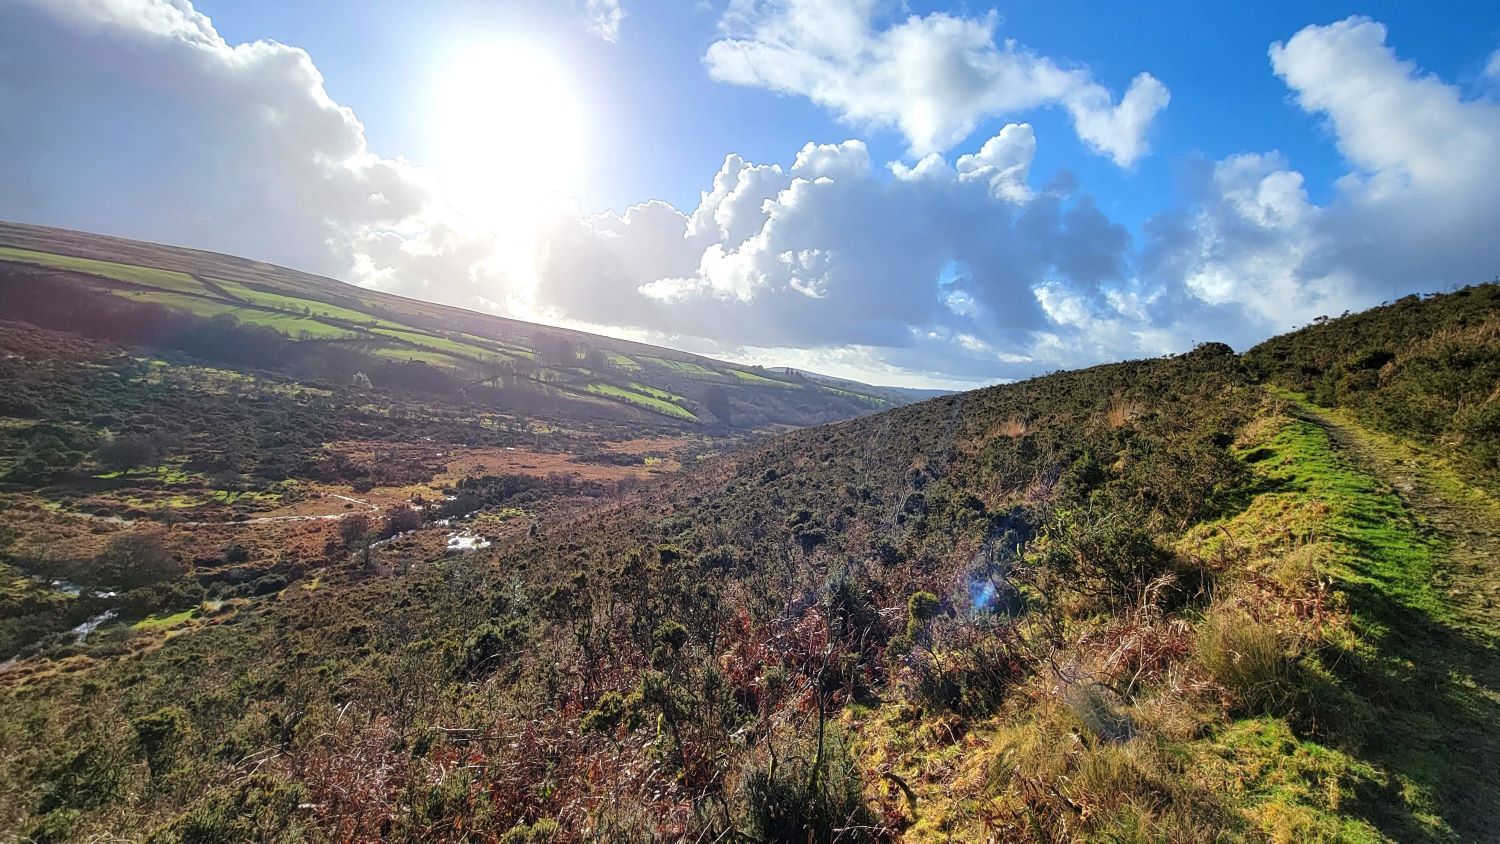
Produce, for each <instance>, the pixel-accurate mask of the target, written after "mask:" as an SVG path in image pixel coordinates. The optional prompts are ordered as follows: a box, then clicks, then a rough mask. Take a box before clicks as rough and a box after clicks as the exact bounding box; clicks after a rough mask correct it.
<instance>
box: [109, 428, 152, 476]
mask: <svg viewBox="0 0 1500 844" xmlns="http://www.w3.org/2000/svg"><path fill="white" fill-rule="evenodd" d="M157 454H158V451H157V448H156V443H155V442H153V441H152V440H151V438H150V437H145V436H141V435H139V434H129V435H126V436H123V437H116V438H115V439H113V440H111V441H110V442H108V443H106V444H104V445H103V446H101V447H100V448H99V450H98V451H96V452H95V453H94V456H95V457H96V458H98V460H99V463H100V464H101V465H103V466H104V467H105V468H106V469H114V470H116V471H124V470H126V469H134V468H136V467H138V466H153V465H155V464H156V460H157Z"/></svg>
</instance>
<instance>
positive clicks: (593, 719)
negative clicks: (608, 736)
mask: <svg viewBox="0 0 1500 844" xmlns="http://www.w3.org/2000/svg"><path fill="white" fill-rule="evenodd" d="M624 717H625V696H624V695H622V694H620V693H619V692H605V693H604V694H602V695H600V696H599V700H598V702H597V703H595V704H594V708H593V709H590V710H589V711H588V712H585V713H584V714H583V718H582V719H581V720H580V721H579V723H578V726H579V727H580V728H581V729H582V730H583V731H584V732H586V733H612V732H614V730H615V727H617V726H619V725H620V721H621V720H623V719H624Z"/></svg>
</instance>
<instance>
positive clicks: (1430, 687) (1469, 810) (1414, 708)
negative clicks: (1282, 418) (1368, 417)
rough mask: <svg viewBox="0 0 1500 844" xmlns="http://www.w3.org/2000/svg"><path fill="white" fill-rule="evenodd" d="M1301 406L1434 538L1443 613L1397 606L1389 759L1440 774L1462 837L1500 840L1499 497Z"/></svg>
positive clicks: (1407, 449) (1431, 461) (1446, 804)
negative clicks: (1397, 667) (1401, 672)
mask: <svg viewBox="0 0 1500 844" xmlns="http://www.w3.org/2000/svg"><path fill="white" fill-rule="evenodd" d="M1295 411H1296V413H1297V414H1298V415H1300V416H1301V417H1302V418H1304V419H1306V420H1307V421H1309V422H1312V423H1313V424H1316V425H1319V426H1320V427H1322V428H1324V429H1325V430H1327V431H1328V433H1329V435H1330V437H1331V438H1332V440H1333V442H1334V443H1335V445H1337V446H1338V447H1339V448H1340V449H1341V450H1342V451H1344V452H1345V453H1346V454H1348V455H1349V456H1350V457H1351V458H1352V459H1353V461H1354V462H1356V463H1357V464H1360V465H1362V466H1363V467H1364V468H1365V469H1366V470H1368V471H1370V472H1371V473H1372V474H1374V475H1375V476H1377V477H1379V478H1380V479H1382V480H1384V481H1385V482H1386V483H1388V484H1390V485H1391V486H1392V487H1393V488H1394V489H1395V490H1396V492H1397V494H1398V495H1399V496H1400V498H1401V500H1402V502H1403V503H1404V504H1405V505H1406V506H1407V508H1408V509H1409V510H1410V511H1411V512H1412V513H1413V514H1415V515H1416V517H1417V519H1418V520H1419V521H1420V523H1421V525H1422V527H1423V528H1424V529H1425V530H1427V531H1430V532H1431V535H1432V537H1433V538H1434V539H1435V540H1436V541H1437V543H1438V547H1439V549H1440V550H1439V553H1438V557H1437V559H1436V561H1435V562H1436V565H1435V568H1434V572H1433V583H1432V586H1433V587H1435V588H1436V589H1437V591H1438V592H1439V593H1440V594H1441V595H1442V597H1443V603H1444V604H1445V605H1446V606H1447V609H1448V613H1447V614H1446V617H1436V616H1434V615H1432V614H1428V613H1421V612H1416V611H1414V610H1413V609H1412V608H1410V607H1399V608H1398V609H1399V610H1401V611H1400V612H1398V613H1397V614H1396V615H1395V617H1396V618H1400V619H1401V620H1402V623H1400V624H1399V625H1393V627H1392V629H1391V631H1390V635H1389V636H1387V637H1386V642H1385V644H1384V647H1385V648H1388V649H1390V650H1392V651H1394V653H1395V655H1396V656H1397V657H1398V658H1399V660H1400V661H1401V662H1404V668H1405V675H1406V676H1402V677H1401V678H1400V679H1399V681H1397V683H1396V684H1395V685H1393V688H1397V687H1399V688H1400V690H1401V691H1402V693H1401V694H1398V695H1394V696H1393V698H1392V699H1391V700H1388V701H1379V702H1378V703H1380V704H1382V706H1383V708H1389V709H1390V710H1391V712H1392V715H1393V718H1392V719H1391V721H1389V722H1387V723H1386V724H1383V725H1381V729H1382V730H1383V738H1384V744H1386V745H1387V751H1388V753H1389V758H1388V759H1387V760H1385V761H1386V763H1387V764H1388V765H1389V767H1390V769H1391V770H1395V771H1399V772H1401V773H1403V774H1409V775H1411V776H1413V777H1414V778H1417V779H1422V778H1425V777H1426V776H1430V775H1436V779H1437V781H1439V782H1442V783H1443V788H1442V790H1443V791H1444V792H1446V793H1445V794H1444V796H1443V799H1442V804H1443V805H1441V806H1437V807H1433V808H1434V809H1435V810H1436V811H1437V812H1438V813H1439V814H1441V815H1442V816H1443V817H1444V818H1446V819H1447V820H1448V822H1449V823H1450V824H1451V825H1452V827H1453V829H1454V830H1455V832H1457V833H1458V835H1459V837H1460V838H1461V840H1464V841H1500V501H1497V500H1496V499H1495V498H1493V497H1491V496H1488V495H1486V494H1485V493H1484V492H1483V491H1482V490H1480V489H1478V488H1477V487H1475V486H1473V485H1470V484H1468V483H1466V482H1465V481H1464V480H1463V479H1462V478H1461V477H1460V476H1459V475H1457V474H1456V473H1455V472H1453V471H1452V470H1451V469H1449V468H1448V467H1447V466H1446V465H1445V464H1444V462H1443V461H1442V460H1441V459H1440V458H1439V457H1438V456H1437V455H1435V454H1433V453H1430V452H1426V451H1423V450H1420V449H1418V448H1416V447H1414V446H1412V445H1410V444H1408V443H1403V442H1398V441H1396V440H1394V439H1392V438H1389V437H1386V436H1384V435H1381V434H1379V433H1375V432H1371V431H1368V430H1366V429H1365V428H1363V427H1362V426H1360V425H1359V424H1358V423H1356V422H1354V421H1353V420H1352V419H1351V418H1349V417H1348V416H1347V415H1345V414H1343V413H1340V412H1338V411H1331V410H1326V409H1321V408H1312V407H1309V406H1307V405H1306V404H1301V403H1299V404H1297V405H1296V407H1295ZM1392 603H1393V604H1396V603H1399V602H1398V601H1396V600H1395V599H1394V598H1393V599H1392ZM1378 742H1379V740H1378V739H1377V743H1378ZM1403 769H1404V770H1403Z"/></svg>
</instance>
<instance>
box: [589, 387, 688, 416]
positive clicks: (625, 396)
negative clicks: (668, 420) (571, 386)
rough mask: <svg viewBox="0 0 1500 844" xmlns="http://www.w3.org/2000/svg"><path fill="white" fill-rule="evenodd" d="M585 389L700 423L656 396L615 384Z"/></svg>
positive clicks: (598, 394)
mask: <svg viewBox="0 0 1500 844" xmlns="http://www.w3.org/2000/svg"><path fill="white" fill-rule="evenodd" d="M583 389H584V390H585V391H586V392H589V393H593V394H594V395H597V396H607V397H609V398H614V399H619V400H620V401H623V402H627V403H629V404H633V405H637V406H639V407H644V408H647V409H649V410H654V411H656V412H657V413H661V414H665V415H667V416H671V417H673V418H675V419H684V420H687V421H690V422H696V421H698V417H697V416H694V415H693V414H692V413H689V412H688V411H687V410H685V409H683V408H682V407H679V406H678V405H675V404H672V403H671V402H669V401H664V400H662V399H659V398H657V397H656V396H648V395H646V394H644V393H637V392H635V391H634V390H627V389H625V388H623V387H616V386H615V385H614V384H600V383H592V384H587V385H585V386H584V387H583ZM657 392H660V391H657ZM669 395H670V394H669Z"/></svg>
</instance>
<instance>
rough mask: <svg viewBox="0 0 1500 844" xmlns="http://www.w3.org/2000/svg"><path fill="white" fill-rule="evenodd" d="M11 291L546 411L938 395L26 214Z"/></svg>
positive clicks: (826, 409)
mask: <svg viewBox="0 0 1500 844" xmlns="http://www.w3.org/2000/svg"><path fill="white" fill-rule="evenodd" d="M0 295H3V296H4V297H5V299H6V301H7V306H6V309H5V313H4V314H3V316H5V317H9V318H19V319H24V320H27V321H31V322H36V323H38V324H42V325H44V326H46V327H51V328H66V329H69V330H74V331H78V332H80V333H83V334H85V335H88V336H96V337H102V338H105V339H110V340H115V341H121V342H128V343H144V344H146V345H153V346H158V347H165V348H172V347H173V346H174V344H175V345H178V346H180V345H181V344H180V343H178V339H179V338H181V337H184V336H187V335H190V334H192V330H191V329H192V328H193V324H194V323H198V322H202V321H206V320H211V319H215V318H217V319H218V320H219V321H220V325H221V326H222V325H223V324H224V322H225V321H226V320H228V319H229V318H231V317H232V318H233V319H234V320H235V321H236V322H237V323H238V327H239V328H241V329H243V328H246V327H252V326H254V327H261V328H265V329H270V330H271V331H274V332H276V333H277V334H279V335H280V336H281V337H282V338H283V339H284V341H285V342H282V343H275V342H263V341H267V340H268V338H267V336H266V335H265V334H264V333H262V334H261V337H260V341H255V340H252V339H251V335H250V334H245V333H243V332H242V333H241V334H235V335H226V334H223V333H222V332H219V334H220V336H222V337H223V338H224V340H225V342H224V344H223V345H225V346H229V345H238V346H240V347H244V348H246V349H249V348H251V347H258V346H259V345H265V346H266V348H265V349H263V352H264V356H263V359H259V360H257V359H253V356H252V357H245V356H243V355H242V356H240V357H238V358H237V359H235V360H232V361H226V362H230V363H235V364H237V365H250V366H254V365H262V366H266V367H275V368H280V369H288V370H292V371H302V372H306V373H310V374H316V375H319V376H322V377H334V378H341V379H348V378H351V377H353V376H354V374H355V373H356V372H361V373H364V374H365V375H366V377H368V378H370V379H371V380H372V381H373V383H374V386H376V387H382V386H410V387H415V388H419V389H428V390H437V391H443V390H446V391H449V392H456V391H457V390H460V389H462V390H465V391H466V394H468V395H470V396H471V397H472V396H473V395H475V394H481V395H483V394H493V395H494V397H495V399H496V401H501V402H504V401H506V400H507V397H508V398H509V399H511V400H513V401H512V403H514V402H516V401H519V402H523V403H525V404H527V405H528V406H535V407H537V409H538V410H539V411H545V410H547V409H548V407H549V405H548V403H547V402H545V401H543V399H552V400H553V401H552V402H551V405H550V406H551V407H552V408H553V409H556V408H563V407H566V408H571V409H573V410H578V411H580V412H594V413H616V414H619V413H625V414H627V415H639V414H640V413H642V412H645V413H648V414H651V415H652V416H654V417H659V418H660V419H665V420H671V421H673V422H676V423H680V424H683V425H687V426H709V427H725V428H754V427H760V426H764V425H769V424H774V425H808V424H816V423H820V422H829V421H833V420H837V419H844V418H848V417H851V416H856V415H860V414H863V413H869V412H872V411H878V410H883V409H887V408H891V407H895V406H898V405H901V404H905V403H907V402H910V401H912V400H915V399H917V398H921V397H925V396H926V395H927V393H926V392H925V391H912V390H906V389H902V388H888V387H872V386H870V385H868V384H861V383H858V382H855V381H849V380H846V379H834V378H826V377H823V376H810V377H802V376H799V375H789V374H788V373H787V372H786V371H784V370H773V369H766V368H762V367H756V366H743V365H740V364H733V363H726V362H723V361H718V360H713V359H711V358H706V357H702V356H699V355H693V354H688V353H685V352H679V351H675V350H672V349H666V348H661V347H658V346H651V345H647V344H644V343H635V342H631V341H628V340H620V339H615V338H610V337H603V336H600V335H596V334H589V333H586V332H581V331H573V330H569V329H563V328H553V327H549V326H542V325H538V324H535V323H529V322H523V321H520V320H514V319H507V318H504V317H498V316H493V315H489V314H480V313H476V312H473V311H468V310H464V309H462V308H455V307H450V306H447V305H438V304H434V303H431V302H423V301H418V300H414V299H408V298H405V297H401V296H395V295H392V294H389V293H382V292H379V291H375V290H367V289H365V288H361V287H356V286H353V285H350V284H346V283H343V282H340V281H336V280H334V279H330V278H325V277H322V276H316V275H311V274H309V273H303V272H298V271H296V270H290V269H287V268H285V267H278V266H274V265H272V264H266V263H262V262H258V261H251V260H246V259H244V258H236V257H233V256H228V255H220V254H217V253H212V252H202V251H197V250H192V249H182V248H178V247H172V246H162V245H158V244H151V243H142V242H139V241H132V240H124V239H121V238H114V237H106V236H102V235H94V234H86V233H83V232H75V231H67V230H63V229H54V228H45V227H40V226H29V225H22V224H17V223H3V222H0ZM209 333H210V334H212V333H214V332H212V331H210V332H209ZM231 336H233V337H234V338H235V342H234V343H231V342H230V339H231ZM192 351H193V352H195V353H198V354H200V355H201V354H209V355H212V354H213V353H214V351H215V350H214V349H213V348H212V344H208V347H206V348H205V347H195V348H194V349H192ZM228 353H229V352H227V351H226V352H225V354H228ZM522 394H524V395H522Z"/></svg>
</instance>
